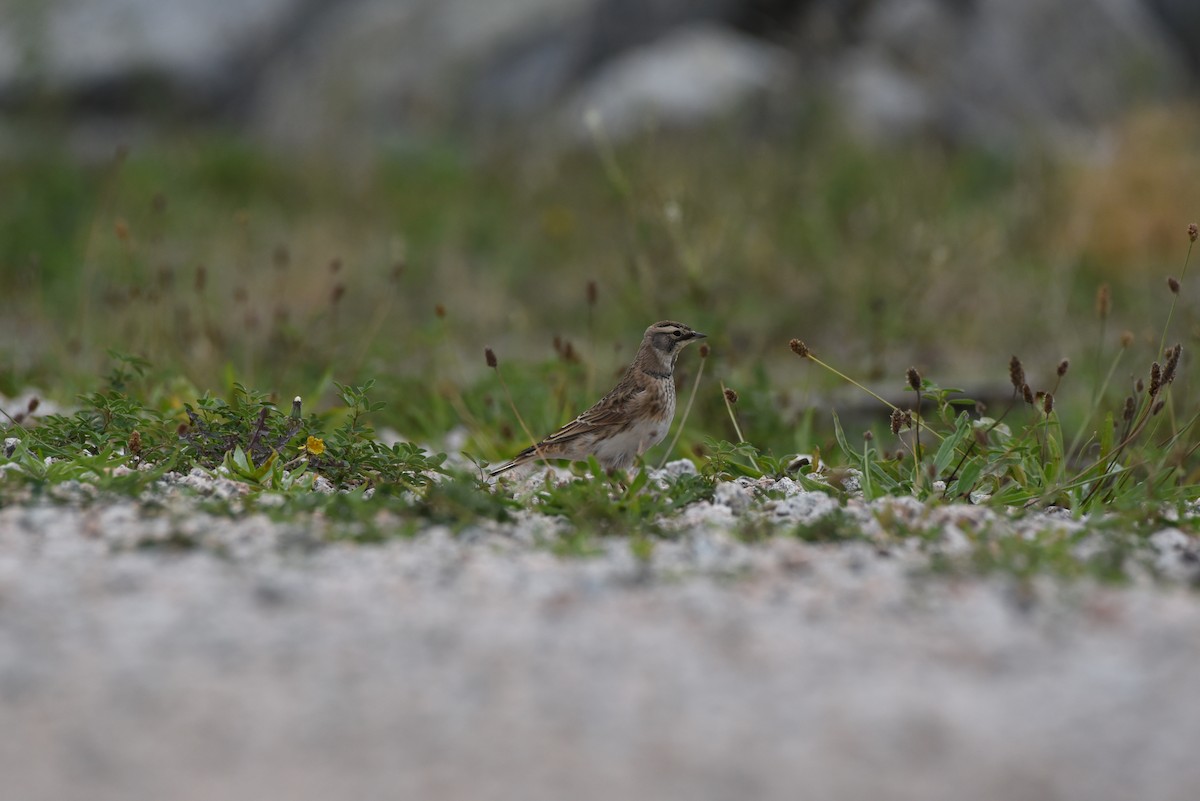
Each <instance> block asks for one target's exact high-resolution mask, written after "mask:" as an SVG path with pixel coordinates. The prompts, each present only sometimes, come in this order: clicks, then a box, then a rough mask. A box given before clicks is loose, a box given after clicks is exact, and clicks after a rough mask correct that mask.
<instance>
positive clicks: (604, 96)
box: [564, 24, 794, 139]
mask: <svg viewBox="0 0 1200 801" xmlns="http://www.w3.org/2000/svg"><path fill="white" fill-rule="evenodd" d="M793 71H794V68H793V65H792V59H791V56H790V55H789V54H788V52H787V51H786V50H784V49H782V48H778V47H775V46H774V45H769V44H766V43H764V42H762V41H761V40H758V39H754V38H752V37H749V36H745V35H743V34H739V33H736V32H734V31H731V30H729V29H727V28H721V27H718V26H715V25H707V24H705V25H692V26H687V27H683V28H679V29H678V30H676V31H674V32H672V33H670V34H668V35H667V36H665V37H663V38H662V39H660V40H658V41H656V42H654V43H652V44H649V45H646V46H644V47H639V48H635V49H633V50H631V51H629V52H627V53H625V54H624V55H621V56H619V57H617V58H615V59H613V60H612V61H610V62H608V63H606V64H605V65H604V66H602V67H601V68H600V69H599V70H597V72H596V74H595V75H594V76H593V77H591V78H590V79H589V80H587V81H585V82H584V83H583V85H582V86H580V88H579V89H578V90H577V91H576V92H575V93H574V94H573V96H572V97H571V98H570V100H569V101H568V102H567V104H566V108H565V112H564V113H565V124H566V127H567V128H568V130H570V131H572V132H573V133H574V134H575V135H576V136H577V137H582V136H583V135H585V134H586V132H587V129H588V128H589V127H591V126H593V125H599V126H602V127H603V129H604V132H605V134H606V135H607V136H611V137H614V138H617V139H625V138H628V137H629V136H631V135H634V134H636V133H639V132H641V131H643V130H645V129H647V128H653V127H658V126H660V125H666V126H678V125H688V124H694V123H698V122H702V121H704V120H709V119H713V118H715V117H719V116H722V115H725V114H727V113H729V112H730V111H732V110H734V109H736V108H738V107H739V106H740V105H742V104H744V103H746V102H748V101H750V100H752V99H755V98H762V97H766V96H767V95H768V94H769V90H770V89H771V88H772V87H778V86H781V85H782V84H784V83H785V82H786V81H787V80H788V78H789V76H790V74H791V73H792V72H793Z"/></svg>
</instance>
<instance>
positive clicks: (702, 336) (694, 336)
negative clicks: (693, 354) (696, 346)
mask: <svg viewBox="0 0 1200 801" xmlns="http://www.w3.org/2000/svg"><path fill="white" fill-rule="evenodd" d="M707 338H708V334H701V333H700V332H699V331H693V332H692V335H691V336H690V337H688V339H707Z"/></svg>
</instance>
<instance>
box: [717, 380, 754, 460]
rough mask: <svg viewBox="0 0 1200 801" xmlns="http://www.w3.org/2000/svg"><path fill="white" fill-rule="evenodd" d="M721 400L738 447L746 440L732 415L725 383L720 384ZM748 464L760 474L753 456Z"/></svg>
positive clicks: (731, 405)
mask: <svg viewBox="0 0 1200 801" xmlns="http://www.w3.org/2000/svg"><path fill="white" fill-rule="evenodd" d="M721 398H722V399H723V400H724V401H725V411H727V412H729V421H730V422H731V423H733V431H734V433H735V434H737V438H738V445H741V444H743V443H745V442H746V438H745V437H743V436H742V427H741V426H739V425H738V421H737V415H735V414H734V413H733V404H732V403H730V402H729V391H728V390H727V389H726V387H725V382H724V381H722V382H721ZM749 456H750V464H752V465H754V469H755V470H757V471H759V472H760V473H761V472H762V468H760V467H759V466H758V460H757V459H755V458H754V454H753V453H751V454H749Z"/></svg>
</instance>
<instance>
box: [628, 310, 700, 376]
mask: <svg viewBox="0 0 1200 801" xmlns="http://www.w3.org/2000/svg"><path fill="white" fill-rule="evenodd" d="M704 337H705V335H704V334H701V333H700V332H699V331H694V330H692V329H691V328H689V327H688V326H686V325H684V324H683V323H677V322H674V321H672V320H663V321H662V322H661V323H655V324H654V325H652V326H650V327H649V328H647V329H646V338H645V339H644V340H643V343H644V344H645V345H649V346H650V347H651V348H653V349H654V352H655V353H656V354H657V355H658V357H659V358H660V359H661V360H662V361H663V362H664V363H665V364H670V365H674V364H675V360H676V359H677V358H679V352H680V351H681V350H683V349H684V347H685V346H686V345H687V344H688V343H689V342H694V341H695V340H697V339H704Z"/></svg>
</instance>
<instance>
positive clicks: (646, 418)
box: [489, 320, 706, 477]
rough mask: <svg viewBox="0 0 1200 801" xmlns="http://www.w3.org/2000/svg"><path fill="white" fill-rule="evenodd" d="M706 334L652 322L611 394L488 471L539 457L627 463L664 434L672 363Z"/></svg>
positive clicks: (671, 402) (671, 408)
mask: <svg viewBox="0 0 1200 801" xmlns="http://www.w3.org/2000/svg"><path fill="white" fill-rule="evenodd" d="M705 336H706V335H705V334H701V333H700V332H699V331H695V330H693V329H692V328H690V327H688V326H686V325H684V324H683V323H677V322H675V321H673V320H663V321H662V322H658V323H655V324H654V325H652V326H650V327H649V328H647V329H646V334H645V336H643V337H642V344H641V346H640V347H639V348H638V352H637V355H636V356H634V358H633V363H632V364H630V365H629V368H628V369H627V370H626V371H625V374H624V375H623V376H622V377H621V380H620V381H619V382H617V385H616V386H615V387H613V389H612V391H611V392H609V393H608V394H607V395H605V396H604V397H603V398H601V399H600V400H599V401H597V402H596V405H595V406H593V407H592V408H590V409H588V410H587V411H586V412H584V413H583V414H581V415H579V416H578V417H576V418H575V419H574V420H572V421H571V422H569V423H567V424H566V425H565V426H563V427H562V428H560V429H559V430H558V431H555V432H554V433H553V434H550V435H549V436H548V437H546V438H545V439H543V440H542V441H540V442H538V443H537V444H536V445H530V446H529V447H528V448H526V449H525V450H523V451H521V452H520V453H518V454H517V455H516V456H514V457H513V458H512V459H509V460H508V461H507V462H504V463H503V464H501V465H498V466H496V467H494V468H492V469H491V470H490V471H489V474H490V475H491V476H493V477H494V476H498V475H500V474H501V473H505V472H508V471H509V470H512V469H513V468H515V467H520V466H521V465H523V464H527V463H529V462H532V461H536V460H539V459H542V460H546V459H567V460H569V461H573V462H574V461H581V460H584V459H587V458H588V457H589V456H595V457H596V461H597V462H599V463H600V466H601V467H603V468H604V469H605V470H606V471H608V472H613V471H616V470H624V469H625V468H627V467H629V466H630V465H631V464H633V461H634V459H636V458H637V457H639V456H641V455H642V454H643V453H645V452H646V451H647V450H649V449H650V448H652V447H654V446H655V445H657V444H658V443H659V442H661V441H662V439H663V437H665V436H666V435H667V429H669V428H670V427H671V419H672V418H673V417H674V416H675V375H674V373H675V362H676V360H677V359H678V358H679V354H680V352H681V351H683V349H684V348H685V347H687V345H688V344H689V343H691V342H695V341H696V340H697V339H704V338H705Z"/></svg>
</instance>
